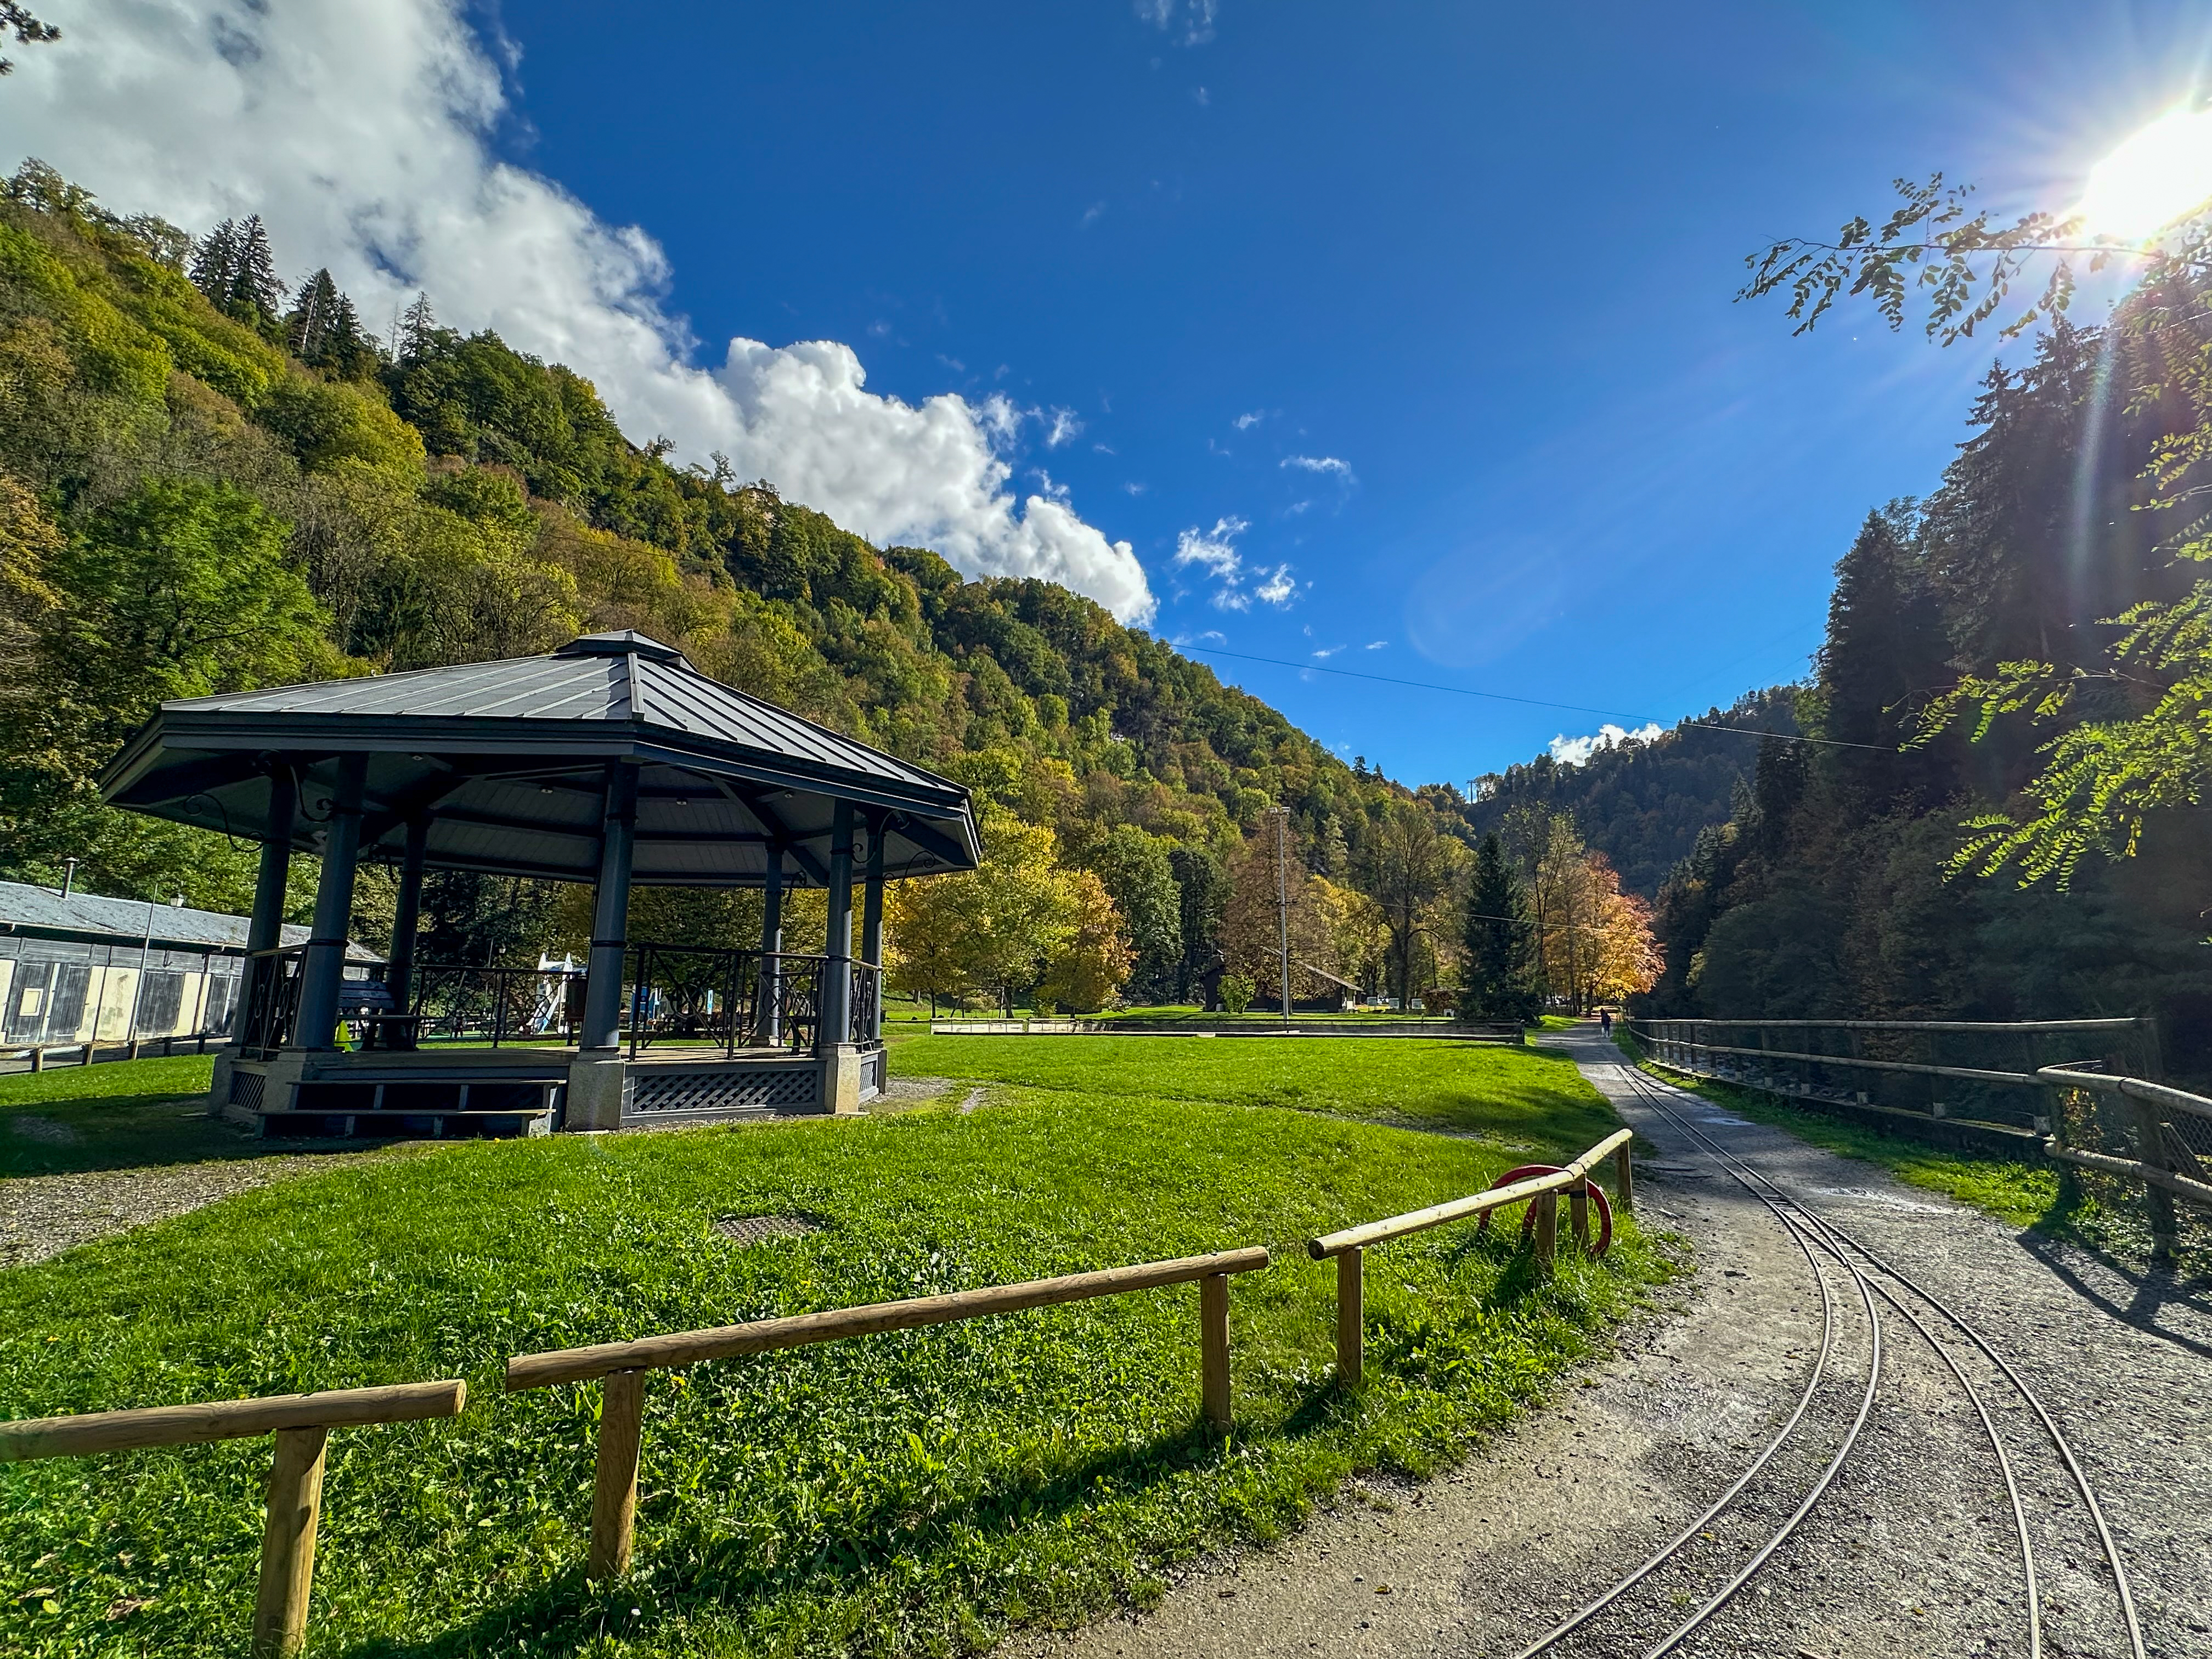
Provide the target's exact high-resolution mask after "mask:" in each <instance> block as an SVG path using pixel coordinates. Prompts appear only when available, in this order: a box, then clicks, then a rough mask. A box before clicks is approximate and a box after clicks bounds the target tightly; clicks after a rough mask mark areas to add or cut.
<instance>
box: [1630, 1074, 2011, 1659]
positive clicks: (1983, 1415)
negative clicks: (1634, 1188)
mask: <svg viewBox="0 0 2212 1659" xmlns="http://www.w3.org/2000/svg"><path fill="white" fill-rule="evenodd" d="M1630 1076H1631V1078H1632V1084H1631V1087H1632V1089H1633V1090H1634V1091H1635V1092H1636V1094H1637V1096H1638V1098H1639V1099H1641V1100H1642V1101H1643V1102H1644V1104H1646V1105H1647V1106H1650V1107H1651V1108H1652V1109H1654V1110H1656V1111H1657V1112H1658V1113H1659V1114H1660V1115H1662V1116H1663V1117H1665V1118H1667V1119H1668V1121H1670V1122H1672V1123H1673V1124H1674V1126H1675V1127H1677V1128H1679V1129H1680V1130H1681V1131H1682V1132H1683V1133H1686V1134H1687V1135H1690V1136H1691V1137H1692V1138H1693V1139H1697V1140H1699V1141H1700V1142H1702V1143H1704V1145H1705V1148H1706V1152H1707V1156H1709V1157H1710V1158H1712V1160H1713V1161H1714V1162H1715V1163H1716V1164H1719V1165H1720V1166H1721V1167H1722V1169H1723V1170H1726V1171H1727V1173H1728V1174H1729V1176H1730V1177H1731V1178H1732V1179H1734V1180H1735V1182H1736V1183H1737V1184H1738V1185H1740V1186H1741V1187H1742V1188H1744V1189H1745V1190H1746V1191H1747V1192H1749V1193H1750V1194H1752V1195H1753V1197H1755V1198H1758V1199H1759V1200H1761V1201H1762V1202H1765V1203H1766V1204H1767V1205H1768V1206H1769V1207H1770V1208H1771V1207H1772V1201H1771V1200H1769V1199H1767V1197H1766V1195H1765V1194H1764V1193H1761V1192H1759V1189H1758V1188H1756V1187H1753V1185H1752V1184H1751V1182H1750V1181H1748V1180H1747V1179H1746V1178H1745V1176H1744V1175H1741V1174H1738V1173H1737V1171H1736V1170H1735V1169H1733V1168H1731V1167H1730V1165H1731V1164H1742V1167H1743V1169H1744V1170H1746V1171H1747V1172H1748V1173H1749V1174H1750V1175H1751V1176H1756V1177H1757V1178H1758V1179H1759V1181H1761V1182H1765V1184H1766V1185H1768V1186H1770V1187H1772V1188H1774V1190H1775V1191H1776V1192H1777V1193H1780V1194H1783V1196H1784V1201H1785V1202H1787V1203H1788V1204H1789V1205H1790V1207H1791V1208H1792V1209H1793V1210H1795V1211H1796V1212H1797V1214H1798V1215H1799V1216H1800V1217H1801V1218H1802V1220H1803V1221H1804V1223H1805V1225H1808V1226H1809V1227H1810V1228H1812V1229H1813V1231H1814V1234H1815V1236H1816V1237H1819V1238H1820V1242H1821V1244H1822V1247H1823V1248H1824V1249H1826V1250H1827V1252H1828V1254H1829V1255H1832V1257H1834V1258H1835V1260H1836V1261H1837V1263H1838V1265H1839V1266H1840V1267H1842V1268H1843V1269H1844V1272H1846V1273H1850V1274H1851V1275H1852V1276H1853V1277H1854V1278H1855V1279H1859V1280H1861V1281H1862V1282H1863V1283H1870V1284H1873V1285H1874V1289H1875V1292H1876V1293H1877V1294H1878V1295H1880V1296H1881V1298H1882V1300H1883V1301H1885V1302H1887V1303H1888V1304H1889V1305H1890V1306H1891V1307H1893V1308H1894V1309H1896V1310H1897V1311H1898V1312H1899V1314H1901V1315H1902V1316H1904V1317H1905V1322H1907V1323H1908V1324H1910V1325H1911V1327H1912V1328H1913V1329H1914V1330H1916V1331H1917V1332H1918V1333H1919V1334H1920V1338H1921V1340H1923V1342H1925V1343H1927V1345H1928V1346H1929V1348H1931V1349H1933V1350H1934V1351H1935V1353H1936V1358H1939V1359H1941V1360H1942V1362H1943V1364H1945V1365H1946V1366H1947V1367H1948V1369H1949V1370H1950V1372H1951V1375H1952V1376H1954V1377H1955V1378H1957V1379H1958V1383H1959V1386H1960V1388H1961V1389H1965V1390H1966V1398H1967V1400H1968V1401H1970V1402H1971V1403H1972V1406H1973V1408H1974V1414H1975V1415H1976V1416H1977V1417H1978V1418H1979V1419H1981V1424H1982V1432H1983V1433H1984V1435H1986V1436H1987V1437H1988V1438H1989V1443H1990V1450H1991V1451H1992V1452H1994V1453H1995V1454H1996V1460H1997V1471H1998V1473H1999V1474H2001V1475H2002V1477H2003V1479H2004V1488H2005V1496H2006V1497H2007V1498H2008V1499H2009V1500H2010V1502H2011V1504H2012V1515H2013V1531H2014V1535H2015V1537H2016V1538H2017V1539H2018V1541H2019V1543H2020V1565H2021V1580H2022V1584H2023V1589H2024V1591H2025V1595H2026V1598H2027V1652H2028V1659H2041V1656H2042V1653H2043V1612H2042V1607H2041V1605H2040V1601H2039V1592H2038V1588H2037V1577H2036V1571H2035V1546H2034V1544H2033V1541H2031V1539H2030V1537H2029V1534H2028V1530H2027V1506H2026V1505H2025V1504H2022V1502H2021V1496H2020V1485H2019V1482H2018V1481H2017V1480H2015V1479H2014V1476H2013V1468H2012V1458H2011V1456H2010V1455H2008V1453H2007V1452H2006V1450H2005V1445H2004V1440H2003V1437H2002V1436H2000V1435H1999V1434H1998V1433H1997V1429H1996V1423H1995V1422H1994V1421H1993V1420H1992V1419H1990V1413H1989V1408H1988V1407H1987V1406H1985V1405H1984V1403H1983V1401H1982V1396H1981V1393H1980V1391H1979V1390H1978V1389H1976V1388H1975V1387H1974V1385H1973V1383H1972V1382H1971V1381H1969V1380H1968V1379H1967V1376H1966V1372H1965V1371H1964V1370H1961V1369H1960V1366H1959V1363H1958V1361H1957V1360H1956V1359H1955V1358H1953V1357H1952V1355H1951V1352H1950V1351H1949V1350H1948V1348H1946V1347H1944V1346H1942V1344H1941V1343H1939V1342H1938V1341H1936V1338H1935V1335H1934V1334H1933V1333H1932V1332H1930V1331H1929V1328H1927V1327H1926V1326H1925V1325H1923V1324H1922V1323H1921V1322H1920V1319H1919V1317H1918V1316H1917V1315H1916V1314H1914V1313H1913V1311H1912V1310H1911V1308H1910V1307H1908V1306H1906V1305H1905V1303H1904V1301H1903V1300H1902V1299H1900V1298H1899V1297H1898V1296H1897V1295H1896V1293H1895V1292H1893V1291H1891V1290H1890V1289H1889V1287H1888V1286H1887V1285H1882V1284H1879V1283H1875V1282H1874V1281H1871V1280H1868V1279H1866V1276H1865V1274H1864V1273H1863V1272H1862V1271H1861V1270H1860V1269H1859V1268H1857V1267H1855V1266H1854V1265H1853V1264H1852V1262H1851V1261H1850V1258H1849V1257H1847V1256H1846V1255H1844V1251H1843V1249H1842V1243H1841V1241H1839V1240H1838V1239H1837V1238H1835V1237H1832V1236H1831V1233H1830V1229H1829V1227H1828V1224H1827V1222H1826V1219H1825V1218H1822V1217H1821V1216H1820V1215H1817V1214H1815V1213H1814V1212H1812V1211H1810V1210H1808V1209H1807V1208H1806V1207H1805V1206H1803V1205H1802V1204H1800V1203H1799V1202H1798V1201H1797V1200H1796V1199H1795V1198H1792V1197H1790V1195H1789V1194H1788V1193H1787V1192H1786V1191H1785V1189H1784V1188H1782V1187H1781V1186H1779V1185H1778V1184H1777V1183H1776V1182H1772V1181H1771V1180H1769V1179H1768V1177H1766V1176H1764V1175H1760V1174H1759V1171H1758V1170H1757V1169H1755V1168H1754V1167H1753V1165H1752V1164H1748V1163H1747V1162H1745V1161H1744V1160H1742V1159H1739V1158H1736V1157H1735V1154H1734V1153H1732V1152H1729V1151H1727V1149H1725V1148H1724V1147H1723V1146H1721V1145H1720V1143H1718V1142H1717V1141H1716V1140H1714V1139H1712V1137H1711V1136H1710V1135H1707V1134H1705V1133H1703V1132H1702V1131H1700V1130H1698V1129H1695V1128H1692V1127H1691V1126H1690V1125H1689V1124H1688V1123H1686V1121H1683V1119H1682V1118H1681V1117H1680V1115H1678V1114H1677V1113H1675V1112H1674V1110H1673V1109H1670V1108H1669V1107H1668V1106H1667V1105H1666V1104H1665V1103H1663V1101H1662V1097H1661V1096H1660V1093H1659V1091H1658V1087H1657V1085H1654V1084H1653V1083H1651V1081H1650V1079H1647V1078H1645V1077H1644V1074H1643V1073H1640V1072H1638V1071H1635V1070H1634V1069H1633V1068H1631V1069H1630Z"/></svg>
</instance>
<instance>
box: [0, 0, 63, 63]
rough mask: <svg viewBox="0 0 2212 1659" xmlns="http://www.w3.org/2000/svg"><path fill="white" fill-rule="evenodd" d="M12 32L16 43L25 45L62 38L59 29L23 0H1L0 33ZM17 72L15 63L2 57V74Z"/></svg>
mask: <svg viewBox="0 0 2212 1659" xmlns="http://www.w3.org/2000/svg"><path fill="white" fill-rule="evenodd" d="M10 32H12V33H14V35H15V41H16V44H17V45H19V46H46V45H47V44H48V43H49V42H51V41H55V40H60V39H61V38H62V32H61V31H60V30H59V29H58V28H56V27H54V26H53V25H52V23H49V22H46V21H43V20H41V19H40V17H39V15H37V14H36V13H35V12H33V10H32V9H30V8H29V7H28V6H26V5H23V4H21V0H0V33H10ZM14 73H15V64H13V63H12V62H10V61H9V59H7V58H0V75H13V74H14Z"/></svg>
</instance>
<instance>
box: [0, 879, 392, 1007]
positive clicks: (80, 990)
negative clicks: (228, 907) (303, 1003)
mask: <svg viewBox="0 0 2212 1659" xmlns="http://www.w3.org/2000/svg"><path fill="white" fill-rule="evenodd" d="M306 941H307V929H306V928H305V927H286V928H285V929H284V943H285V944H286V945H301V944H304V943H306ZM347 954H348V955H349V956H352V957H356V958H359V959H362V960H367V961H375V960H377V959H378V958H376V957H374V956H373V955H371V954H370V953H369V952H367V951H362V950H361V948H360V947H359V946H358V945H356V946H352V947H349V950H348V952H347ZM245 962H246V918H245V917H244V916H228V915H220V914H218V913H217V912H216V911H212V910H191V909H186V908H185V907H184V906H182V905H173V904H148V903H144V902H142V901H140V900H137V899H114V898H100V897H96V896H94V895H92V894H89V893H71V894H70V895H69V896H67V897H64V896H62V895H61V894H60V893H58V892H56V891H55V890H53V889H52V888H51V887H32V886H27V885H25V884H22V883H21V882H13V881H0V1043H4V1044H5V1045H7V1046H9V1047H11V1048H29V1047H33V1046H38V1047H52V1046H56V1045H68V1044H73V1043H82V1042H131V1041H134V1040H143V1039H145V1038H149V1037H165V1036H197V1035H198V1034H200V1033H201V1032H203V1031H205V1032H210V1033H214V1034H217V1035H222V1034H227V1033H228V1031H229V1030H230V1026H231V1024H232V1021H233V1019H234V1017H235V1015H236V1013H237V1011H238V987H239V984H240V971H241V969H243V968H244V966H245Z"/></svg>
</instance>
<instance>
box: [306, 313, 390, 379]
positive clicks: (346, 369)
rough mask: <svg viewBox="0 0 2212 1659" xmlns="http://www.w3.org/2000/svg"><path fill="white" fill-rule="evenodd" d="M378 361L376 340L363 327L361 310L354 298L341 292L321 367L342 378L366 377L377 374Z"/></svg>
mask: <svg viewBox="0 0 2212 1659" xmlns="http://www.w3.org/2000/svg"><path fill="white" fill-rule="evenodd" d="M377 361H378V359H377V354H376V342H375V341H374V340H373V339H371V338H370V337H368V334H367V332H365V331H363V330H362V325H361V316H360V313H357V312H356V311H355V310H354V308H353V301H352V300H350V299H349V298H348V297H347V296H346V295H344V294H343V293H340V294H339V295H338V303H337V314H336V315H335V316H333V317H332V318H331V325H330V328H329V330H328V331H327V333H326V335H325V340H324V345H323V357H322V361H321V362H320V363H319V365H318V367H319V368H326V369H328V370H329V371H330V372H331V374H335V375H337V377H338V378H339V379H340V380H367V379H368V378H369V376H371V375H372V374H375V373H376V368H377Z"/></svg>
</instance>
